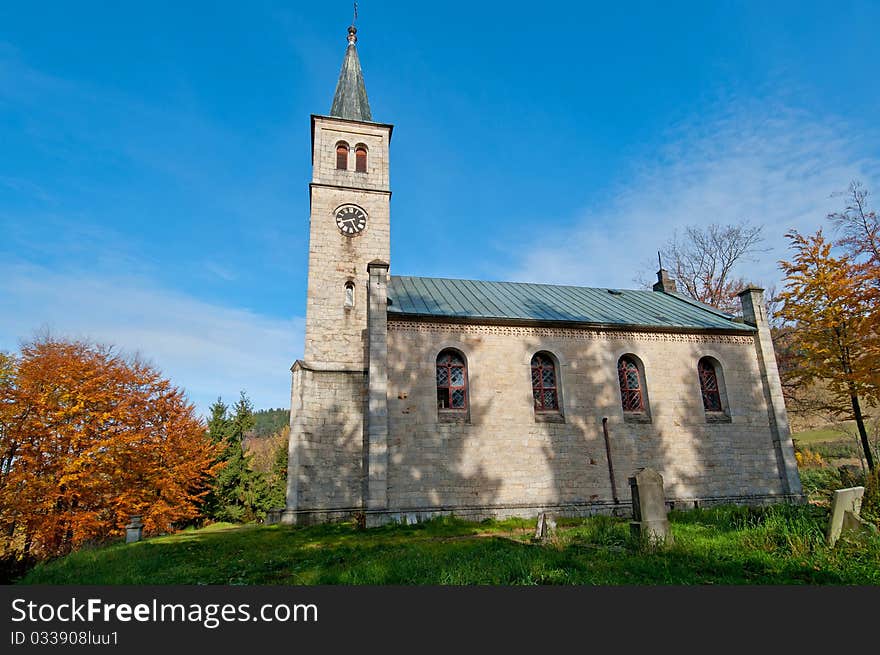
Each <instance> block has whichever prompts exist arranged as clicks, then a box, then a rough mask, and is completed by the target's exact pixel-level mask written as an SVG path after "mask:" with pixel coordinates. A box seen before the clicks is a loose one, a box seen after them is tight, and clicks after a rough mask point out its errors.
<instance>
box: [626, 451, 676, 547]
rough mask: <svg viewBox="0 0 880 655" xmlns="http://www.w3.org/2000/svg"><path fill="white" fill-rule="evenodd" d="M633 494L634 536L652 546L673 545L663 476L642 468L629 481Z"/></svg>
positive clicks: (631, 524)
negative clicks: (667, 516)
mask: <svg viewBox="0 0 880 655" xmlns="http://www.w3.org/2000/svg"><path fill="white" fill-rule="evenodd" d="M629 487H630V491H631V492H632V505H633V521H632V522H631V523H630V524H629V529H630V532H631V533H632V535H633V536H634V537H636V538H638V539H644V540H646V541H647V542H648V543H649V544H650V545H655V546H656V545H660V544H671V543H672V533H671V532H670V531H669V520H668V519H667V518H666V496H665V495H664V493H663V476H661V475H660V474H659V473H657V471H655V470H653V469H650V468H641V469H639V470H638V471H636V473H635V474H634V475H633V476H632V477H631V478H630V479H629Z"/></svg>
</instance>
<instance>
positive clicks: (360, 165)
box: [354, 144, 367, 173]
mask: <svg viewBox="0 0 880 655" xmlns="http://www.w3.org/2000/svg"><path fill="white" fill-rule="evenodd" d="M354 170H355V171H356V172H358V173H366V172H367V146H365V145H360V144H359V145H358V146H357V147H356V148H355V149H354Z"/></svg>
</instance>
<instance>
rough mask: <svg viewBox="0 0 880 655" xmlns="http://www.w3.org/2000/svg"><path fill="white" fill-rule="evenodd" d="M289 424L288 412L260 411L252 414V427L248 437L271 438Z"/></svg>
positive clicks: (276, 410) (285, 410)
mask: <svg viewBox="0 0 880 655" xmlns="http://www.w3.org/2000/svg"><path fill="white" fill-rule="evenodd" d="M289 423H290V410H287V409H281V408H280V407H279V408H278V409H261V410H258V411H256V412H254V427H253V429H252V430H251V431H250V432H248V436H250V437H254V438H257V439H261V438H263V437H271V436H272V435H273V434H276V433H277V432H279V431H280V430H281V429H282V428H283V427H285V426H287V425H288V424H289Z"/></svg>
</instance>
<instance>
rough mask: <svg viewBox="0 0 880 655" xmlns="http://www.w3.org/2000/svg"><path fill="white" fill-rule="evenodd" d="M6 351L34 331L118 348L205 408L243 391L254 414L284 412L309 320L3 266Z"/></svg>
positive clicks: (0, 335) (132, 283) (138, 284)
mask: <svg viewBox="0 0 880 655" xmlns="http://www.w3.org/2000/svg"><path fill="white" fill-rule="evenodd" d="M0 306H2V307H3V312H2V321H0V349H6V350H12V349H15V348H16V347H17V345H18V341H19V340H20V339H27V338H29V337H30V336H32V335H33V334H34V332H35V331H36V330H43V329H48V330H49V331H50V332H51V333H52V334H55V335H58V336H68V337H72V338H88V339H91V340H94V341H98V342H101V343H107V344H113V345H115V346H117V347H119V348H122V349H123V350H125V351H126V352H128V353H135V352H138V353H140V354H141V355H142V356H143V357H144V358H145V359H146V360H148V361H150V362H152V363H153V364H154V365H156V366H157V367H158V368H160V369H161V370H162V371H163V373H164V374H165V375H167V376H168V377H169V378H170V379H171V380H172V381H173V382H174V383H175V384H177V385H178V386H181V387H183V388H185V389H186V391H187V395H188V397H189V398H190V400H192V401H193V402H195V403H196V404H197V406H198V408H199V410H200V411H202V412H205V411H206V410H207V407H208V405H209V404H210V403H211V402H212V401H213V400H215V399H216V398H217V396H223V398H224V399H225V400H227V401H234V400H235V399H237V397H238V392H239V390H245V391H246V392H247V393H248V395H249V396H250V397H251V399H252V400H253V401H254V403H255V405H256V406H257V407H287V406H288V405H289V398H290V396H289V394H290V373H289V368H290V365H291V364H292V363H293V361H294V359H295V358H296V356H297V355H298V354H299V349H300V348H301V344H302V343H303V321H302V320H301V319H299V318H291V319H289V320H279V319H276V318H272V317H267V316H261V315H259V314H255V313H254V312H251V311H249V310H247V309H240V308H234V307H224V306H220V305H214V304H210V303H207V302H204V301H201V300H197V299H194V298H191V297H188V296H186V295H183V294H181V293H178V292H175V291H170V290H167V289H161V288H156V287H154V286H151V285H150V283H149V282H148V281H146V280H143V279H137V278H132V279H122V280H120V279H116V280H111V279H106V278H101V277H95V276H93V275H90V274H87V273H83V272H72V273H62V272H56V271H49V270H47V269H44V268H41V267H37V266H33V265H26V264H16V265H7V266H5V267H3V269H0Z"/></svg>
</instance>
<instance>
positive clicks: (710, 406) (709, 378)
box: [697, 357, 724, 412]
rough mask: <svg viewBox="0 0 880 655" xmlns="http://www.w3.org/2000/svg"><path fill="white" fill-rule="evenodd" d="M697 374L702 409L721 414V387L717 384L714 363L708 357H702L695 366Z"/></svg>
mask: <svg viewBox="0 0 880 655" xmlns="http://www.w3.org/2000/svg"><path fill="white" fill-rule="evenodd" d="M697 372H698V373H699V374H700V392H701V393H702V394H703V409H705V410H706V411H707V412H723V411H724V406H723V405H722V403H721V387H720V386H719V384H718V373H717V372H716V370H715V363H714V362H713V361H712V360H711V359H710V358H708V357H703V358H702V359H701V360H700V361H699V363H698V364H697Z"/></svg>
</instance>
